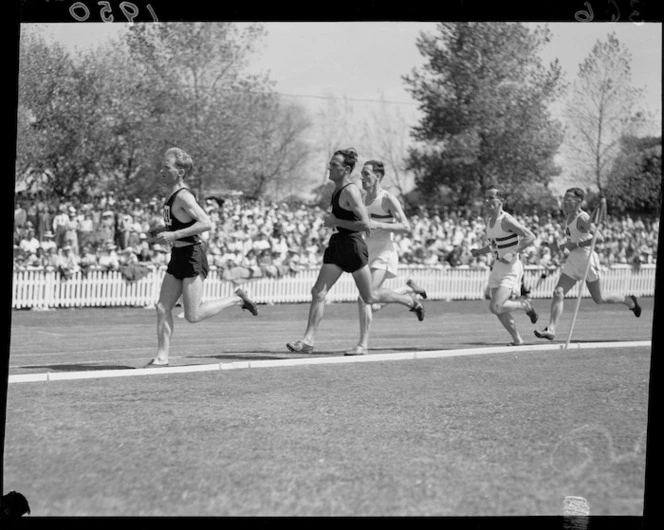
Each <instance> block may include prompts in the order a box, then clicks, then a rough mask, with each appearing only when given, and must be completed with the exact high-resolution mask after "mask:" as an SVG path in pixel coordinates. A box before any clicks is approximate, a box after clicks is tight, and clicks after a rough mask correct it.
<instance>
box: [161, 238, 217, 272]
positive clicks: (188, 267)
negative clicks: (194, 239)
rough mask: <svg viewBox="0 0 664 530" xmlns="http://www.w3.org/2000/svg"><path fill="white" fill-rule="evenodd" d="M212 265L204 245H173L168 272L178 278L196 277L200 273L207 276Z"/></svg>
mask: <svg viewBox="0 0 664 530" xmlns="http://www.w3.org/2000/svg"><path fill="white" fill-rule="evenodd" d="M209 270H210V266H209V265H208V260H207V254H206V252H205V248H203V245H189V246H187V247H173V249H172V250H171V261H169V262H168V268H167V269H166V272H168V273H170V274H172V275H173V276H175V277H176V278H177V279H178V280H182V279H184V278H195V277H196V276H198V275H199V274H202V275H203V279H205V278H207V275H208V272H209Z"/></svg>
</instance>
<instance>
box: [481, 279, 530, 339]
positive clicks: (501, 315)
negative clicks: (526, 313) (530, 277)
mask: <svg viewBox="0 0 664 530" xmlns="http://www.w3.org/2000/svg"><path fill="white" fill-rule="evenodd" d="M510 296H512V289H510V288H508V287H498V288H494V289H491V303H490V304H489V309H490V310H491V312H492V313H493V314H494V315H496V317H498V320H499V321H500V323H501V324H502V325H503V327H504V328H505V329H506V330H507V332H508V333H509V334H510V336H511V337H512V342H513V343H514V344H521V343H523V340H522V339H521V335H519V332H518V331H517V329H516V323H515V322H514V317H512V314H511V312H512V311H514V309H522V307H521V305H520V304H518V303H517V302H514V301H511V300H509V298H510ZM506 306H507V307H506ZM512 306H516V307H514V309H510V307H512Z"/></svg>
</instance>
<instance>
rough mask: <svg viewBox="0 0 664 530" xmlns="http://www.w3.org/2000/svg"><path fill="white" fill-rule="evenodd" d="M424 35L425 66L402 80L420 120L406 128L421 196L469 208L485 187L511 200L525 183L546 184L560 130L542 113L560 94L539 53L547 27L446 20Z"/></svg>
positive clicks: (554, 170)
mask: <svg viewBox="0 0 664 530" xmlns="http://www.w3.org/2000/svg"><path fill="white" fill-rule="evenodd" d="M437 29H438V32H437V33H436V34H433V35H427V34H421V35H420V38H419V39H418V41H417V47H418V49H419V51H420V53H421V54H422V56H424V57H425V59H426V63H425V65H424V66H423V67H421V68H416V69H413V71H412V73H411V74H410V75H407V76H404V80H405V82H406V83H407V85H408V89H409V91H410V92H411V94H412V95H413V97H414V98H415V99H416V100H417V101H419V104H420V109H421V111H422V113H423V117H422V119H421V121H420V123H419V125H417V126H416V127H414V128H413V130H412V136H413V138H414V139H415V140H416V141H417V142H418V145H416V146H415V147H413V148H411V149H410V152H409V156H408V168H409V169H412V170H413V171H414V172H415V179H416V185H417V187H418V188H419V189H420V191H421V192H422V194H423V196H425V197H428V198H429V199H430V201H432V202H438V201H440V200H441V198H440V190H441V189H444V190H446V192H447V193H449V194H451V196H452V199H453V201H455V202H457V203H458V204H465V203H467V202H469V201H471V200H472V199H473V198H474V197H476V196H477V194H478V193H480V191H481V189H482V188H483V187H485V186H486V185H487V184H488V183H490V182H500V183H501V184H502V185H503V186H504V187H505V188H507V190H508V191H510V192H511V193H512V195H513V196H515V197H516V198H518V197H520V196H521V195H522V191H523V190H524V185H525V184H529V185H531V184H532V185H535V184H538V185H540V186H541V187H544V188H545V187H546V186H547V185H548V183H549V182H550V181H551V179H552V177H554V176H556V175H557V174H558V173H559V171H560V170H559V168H558V167H557V166H556V165H555V164H554V161H553V158H554V155H555V154H556V152H557V150H558V147H559V146H560V143H561V142H562V131H561V124H560V123H558V122H556V121H554V120H552V119H551V117H550V115H549V112H548V109H547V106H548V104H549V103H550V102H551V101H552V100H553V99H555V98H556V97H557V96H558V94H559V93H560V90H561V88H562V85H561V81H560V67H559V66H558V63H557V61H554V62H553V63H552V64H551V65H549V67H548V68H547V67H545V66H544V65H542V63H541V60H540V59H539V57H538V55H537V52H538V50H539V49H540V48H541V47H542V46H543V45H544V44H545V43H547V42H548V41H549V39H550V35H549V32H548V30H547V29H546V28H544V29H536V30H534V31H530V30H528V29H527V28H526V27H525V26H523V25H522V24H516V23H505V24H496V23H443V24H440V25H439V26H438V28H437Z"/></svg>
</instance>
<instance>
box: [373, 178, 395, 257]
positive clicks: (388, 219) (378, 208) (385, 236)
mask: <svg viewBox="0 0 664 530" xmlns="http://www.w3.org/2000/svg"><path fill="white" fill-rule="evenodd" d="M386 194H387V192H386V191H385V190H380V191H379V192H378V195H377V196H376V198H375V199H374V200H373V201H372V202H371V203H370V204H367V205H366V206H367V212H368V213H369V217H371V219H375V220H376V221H380V222H382V223H394V222H396V220H395V219H394V216H393V215H392V214H391V213H390V212H389V211H387V210H386V209H385V208H384V207H383V200H384V199H385V195H386ZM393 239H394V232H390V231H388V230H383V229H381V228H375V229H373V230H371V232H370V233H369V237H368V239H367V240H368V242H369V243H385V244H388V243H389V242H391V241H393Z"/></svg>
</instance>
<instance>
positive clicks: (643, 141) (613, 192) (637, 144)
mask: <svg viewBox="0 0 664 530" xmlns="http://www.w3.org/2000/svg"><path fill="white" fill-rule="evenodd" d="M605 196H606V200H607V203H608V204H610V205H611V209H612V210H614V211H620V212H632V213H649V214H656V215H659V213H660V208H661V204H662V137H661V136H660V137H658V138H654V137H646V138H636V137H624V138H622V140H621V142H620V151H619V153H618V155H617V157H616V159H615V161H614V163H613V166H612V168H611V171H610V172H609V173H608V175H607V180H606V191H605Z"/></svg>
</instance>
